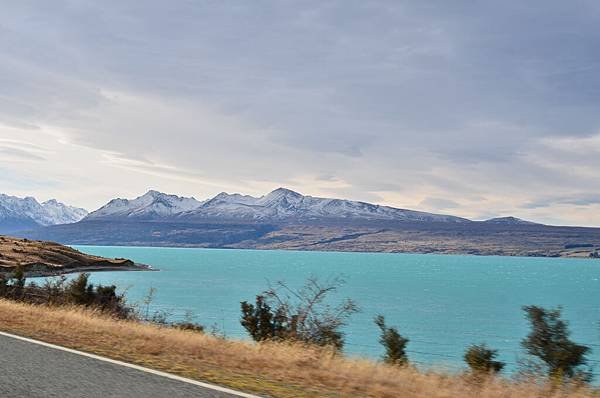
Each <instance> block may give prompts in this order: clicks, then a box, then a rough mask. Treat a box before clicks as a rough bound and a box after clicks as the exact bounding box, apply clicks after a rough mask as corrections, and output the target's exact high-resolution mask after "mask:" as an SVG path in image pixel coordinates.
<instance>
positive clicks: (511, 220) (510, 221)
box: [483, 217, 536, 225]
mask: <svg viewBox="0 0 600 398" xmlns="http://www.w3.org/2000/svg"><path fill="white" fill-rule="evenodd" d="M483 222H484V223H486V224H502V225H533V224H536V223H534V222H531V221H526V220H521V219H520V218H516V217H496V218H490V219H489V220H485V221H483Z"/></svg>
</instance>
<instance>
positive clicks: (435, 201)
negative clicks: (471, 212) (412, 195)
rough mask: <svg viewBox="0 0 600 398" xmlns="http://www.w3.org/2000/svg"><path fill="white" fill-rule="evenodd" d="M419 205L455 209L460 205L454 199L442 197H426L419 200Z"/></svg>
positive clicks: (437, 208)
mask: <svg viewBox="0 0 600 398" xmlns="http://www.w3.org/2000/svg"><path fill="white" fill-rule="evenodd" d="M420 205H421V206H424V207H427V208H431V209H436V210H447V209H456V208H457V207H460V205H459V204H458V203H456V202H455V201H453V200H449V199H444V198H426V199H424V200H423V201H421V203H420Z"/></svg>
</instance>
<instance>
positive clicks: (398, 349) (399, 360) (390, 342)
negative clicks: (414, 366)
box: [374, 315, 409, 365]
mask: <svg viewBox="0 0 600 398" xmlns="http://www.w3.org/2000/svg"><path fill="white" fill-rule="evenodd" d="M374 321H375V324H376V325H377V326H378V327H379V329H380V330H381V337H380V338H379V343H380V344H381V345H383V347H384V348H385V354H384V356H383V361H384V362H385V363H388V364H391V365H406V364H407V363H408V357H407V355H406V345H407V344H408V342H409V340H408V339H407V338H404V337H402V336H401V335H400V333H398V329H396V328H394V327H388V326H387V325H386V324H385V318H384V316H383V315H378V316H376V317H375V320H374Z"/></svg>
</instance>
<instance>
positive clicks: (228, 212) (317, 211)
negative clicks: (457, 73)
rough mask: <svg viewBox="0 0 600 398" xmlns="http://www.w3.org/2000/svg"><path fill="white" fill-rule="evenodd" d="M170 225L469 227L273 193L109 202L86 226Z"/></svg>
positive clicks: (436, 217)
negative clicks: (345, 222) (429, 224)
mask: <svg viewBox="0 0 600 398" xmlns="http://www.w3.org/2000/svg"><path fill="white" fill-rule="evenodd" d="M116 219H129V220H132V219H136V220H171V221H206V220H228V221H246V222H247V221H261V222H291V221H297V222H300V221H323V220H336V219H338V220H370V221H377V220H380V221H421V222H470V221H469V220H467V219H465V218H461V217H455V216H447V215H440V214H432V213H425V212H420V211H414V210H405V209H397V208H393V207H388V206H379V205H374V204H370V203H365V202H357V201H352V200H342V199H329V198H317V197H312V196H304V195H301V194H299V193H298V192H294V191H292V190H289V189H286V188H278V189H276V190H274V191H272V192H270V193H268V194H266V195H264V196H261V197H258V198H257V197H253V196H248V195H240V194H228V193H225V192H222V193H220V194H218V195H216V196H215V197H214V198H211V199H208V200H204V201H198V200H196V199H194V198H184V197H179V196H176V195H167V194H163V193H160V192H157V191H149V192H147V193H146V194H144V195H142V196H140V197H138V198H136V199H132V200H128V199H113V200H111V201H110V202H108V203H107V204H106V205H105V206H103V207H101V208H100V209H98V210H96V211H94V212H92V213H90V214H89V215H88V216H87V217H85V221H91V220H116Z"/></svg>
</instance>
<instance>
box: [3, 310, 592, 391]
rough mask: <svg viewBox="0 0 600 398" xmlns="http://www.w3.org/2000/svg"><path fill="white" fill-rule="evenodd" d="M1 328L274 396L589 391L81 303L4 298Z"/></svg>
mask: <svg viewBox="0 0 600 398" xmlns="http://www.w3.org/2000/svg"><path fill="white" fill-rule="evenodd" d="M0 329H2V330H3V331H6V332H10V333H14V334H19V335H22V336H27V337H31V338H36V339H39V340H43V341H47V342H50V343H54V344H59V345H62V346H66V347H70V348H75V349H79V350H82V351H87V352H93V353H96V354H100V355H104V356H107V357H110V358H115V359H119V360H123V361H127V362H131V363H136V364H140V365H143V366H147V367H151V368H155V369H159V370H163V371H168V372H171V373H175V374H179V375H183V376H186V377H190V378H195V379H199V380H204V381H210V382H213V383H218V384H222V385H225V386H229V387H232V388H236V389H239V390H244V391H248V392H254V393H258V394H261V395H263V396H273V397H403V398H404V397H406V398H446V397H461V398H463V397H464V398H471V397H473V398H475V397H477V398H516V397H527V398H530V397H531V398H536V397H539V398H542V397H544V398H558V397H564V398H588V397H598V396H599V395H597V394H596V393H595V392H594V391H592V390H589V389H586V388H579V389H576V388H570V389H568V390H567V389H565V390H561V391H552V390H551V389H549V388H548V387H547V386H540V385H536V384H534V383H512V382H509V381H506V380H504V379H501V378H490V379H489V380H486V381H485V382H482V383H474V382H473V381H472V380H471V379H470V378H469V377H466V376H456V375H454V376H453V375H445V374H442V373H434V372H430V373H423V372H419V371H417V370H415V369H412V368H403V369H399V368H394V367H389V366H385V365H382V364H378V363H375V362H372V361H368V360H357V359H349V358H344V357H342V356H336V355H332V354H331V353H330V352H327V351H323V350H319V349H315V348H308V347H303V346H300V345H290V344H277V343H263V344H252V343H247V342H241V341H233V340H223V339H219V338H216V337H213V336H209V335H202V334H198V333H192V332H186V331H181V330H174V329H168V328H161V327H157V326H153V325H148V324H141V323H136V322H131V321H122V320H116V319H112V318H109V317H107V316H104V315H101V314H97V313H94V312H90V311H87V310H83V309H81V308H49V307H42V306H32V305H27V304H20V303H14V302H9V301H5V300H0Z"/></svg>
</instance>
